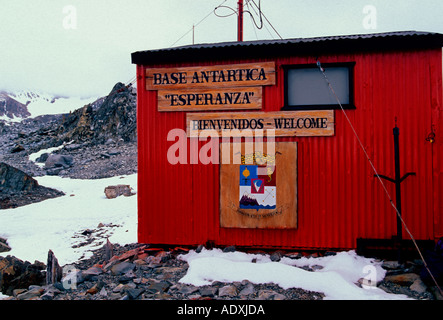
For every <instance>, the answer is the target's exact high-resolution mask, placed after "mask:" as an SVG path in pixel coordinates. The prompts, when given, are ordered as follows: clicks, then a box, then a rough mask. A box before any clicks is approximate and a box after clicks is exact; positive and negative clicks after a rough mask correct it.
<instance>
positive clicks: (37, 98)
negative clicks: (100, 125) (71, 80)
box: [0, 90, 99, 122]
mask: <svg viewBox="0 0 443 320" xmlns="http://www.w3.org/2000/svg"><path fill="white" fill-rule="evenodd" d="M98 98H99V97H89V98H84V97H62V96H56V95H52V94H48V93H43V92H35V91H25V90H23V91H18V92H5V91H0V119H2V120H6V121H15V122H16V121H21V120H23V119H25V118H30V117H31V118H33V117H37V116H40V115H46V114H62V113H69V112H71V111H74V110H76V109H79V108H81V107H83V106H84V105H86V104H89V103H93V102H94V101H96V100H97V99H98Z"/></svg>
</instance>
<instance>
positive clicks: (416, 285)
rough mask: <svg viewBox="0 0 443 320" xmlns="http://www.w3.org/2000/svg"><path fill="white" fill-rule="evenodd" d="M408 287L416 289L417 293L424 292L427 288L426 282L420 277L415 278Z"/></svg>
mask: <svg viewBox="0 0 443 320" xmlns="http://www.w3.org/2000/svg"><path fill="white" fill-rule="evenodd" d="M409 289H411V290H413V291H416V292H418V293H425V292H426V291H427V289H428V288H427V286H426V284H425V283H424V282H423V281H422V280H421V279H417V280H415V281H414V282H413V283H412V284H411V286H410V287H409Z"/></svg>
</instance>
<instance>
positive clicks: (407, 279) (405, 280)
mask: <svg viewBox="0 0 443 320" xmlns="http://www.w3.org/2000/svg"><path fill="white" fill-rule="evenodd" d="M419 278H420V276H419V275H418V274H416V273H403V274H396V275H388V276H386V277H385V279H384V280H385V281H389V282H393V283H396V284H399V285H402V286H405V285H407V286H410V285H411V284H412V283H414V281H415V280H417V279H419Z"/></svg>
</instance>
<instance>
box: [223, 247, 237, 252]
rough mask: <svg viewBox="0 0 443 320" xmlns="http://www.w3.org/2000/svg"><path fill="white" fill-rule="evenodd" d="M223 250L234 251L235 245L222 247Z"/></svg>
mask: <svg viewBox="0 0 443 320" xmlns="http://www.w3.org/2000/svg"><path fill="white" fill-rule="evenodd" d="M223 252H235V246H228V247H226V248H224V249H223Z"/></svg>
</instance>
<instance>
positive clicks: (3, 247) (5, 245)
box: [0, 237, 11, 252]
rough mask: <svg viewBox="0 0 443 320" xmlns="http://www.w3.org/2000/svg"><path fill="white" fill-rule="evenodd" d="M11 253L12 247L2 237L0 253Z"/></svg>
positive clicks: (0, 239)
mask: <svg viewBox="0 0 443 320" xmlns="http://www.w3.org/2000/svg"><path fill="white" fill-rule="evenodd" d="M8 251H11V247H10V246H8V243H7V242H6V239H4V238H1V237H0V252H8Z"/></svg>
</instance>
